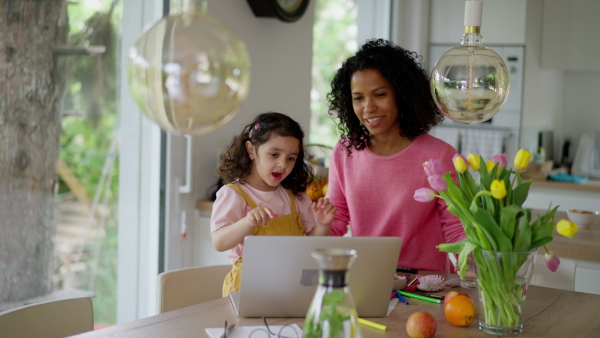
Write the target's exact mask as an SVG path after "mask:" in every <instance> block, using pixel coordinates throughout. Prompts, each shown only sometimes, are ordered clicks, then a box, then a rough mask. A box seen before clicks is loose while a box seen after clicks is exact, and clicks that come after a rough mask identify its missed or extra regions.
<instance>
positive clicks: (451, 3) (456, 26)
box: [429, 0, 527, 45]
mask: <svg viewBox="0 0 600 338" xmlns="http://www.w3.org/2000/svg"><path fill="white" fill-rule="evenodd" d="M526 7H527V1H523V0H502V1H483V14H482V17H481V35H482V36H483V44H484V45H487V44H517V45H524V44H525V16H526ZM430 13H431V17H430V23H431V26H430V31H429V43H431V44H447V43H450V44H454V45H459V44H460V37H461V36H462V34H463V33H464V31H465V25H464V17H465V0H433V1H432V2H431V12H430ZM509 23H510V24H509Z"/></svg>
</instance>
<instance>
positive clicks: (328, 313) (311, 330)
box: [303, 248, 361, 338]
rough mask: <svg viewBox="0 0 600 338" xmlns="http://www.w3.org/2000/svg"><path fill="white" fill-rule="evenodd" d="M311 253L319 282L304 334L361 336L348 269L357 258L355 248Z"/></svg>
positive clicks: (317, 337)
mask: <svg viewBox="0 0 600 338" xmlns="http://www.w3.org/2000/svg"><path fill="white" fill-rule="evenodd" d="M312 256H313V257H314V258H315V260H316V261H317V263H318V265H319V285H318V286H317V290H316V291H315V295H314V297H313V300H312V302H311V304H310V307H309V308H308V312H307V313H306V320H305V322H304V328H303V337H306V338H359V337H361V333H360V326H359V324H358V315H357V313H356V308H355V306H354V300H353V299H352V294H351V293H350V286H349V285H348V270H349V268H350V266H351V265H352V262H353V261H354V259H355V258H356V250H353V249H336V248H333V249H321V250H316V251H314V252H313V253H312Z"/></svg>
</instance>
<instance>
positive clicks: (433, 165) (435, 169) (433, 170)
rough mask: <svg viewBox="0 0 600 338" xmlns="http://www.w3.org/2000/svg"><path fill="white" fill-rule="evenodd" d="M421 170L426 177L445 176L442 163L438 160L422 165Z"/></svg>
mask: <svg viewBox="0 0 600 338" xmlns="http://www.w3.org/2000/svg"><path fill="white" fill-rule="evenodd" d="M423 169H425V174H426V175H427V177H430V176H442V175H444V174H445V172H444V169H443V168H442V163H441V162H440V161H439V160H429V161H426V162H424V163H423Z"/></svg>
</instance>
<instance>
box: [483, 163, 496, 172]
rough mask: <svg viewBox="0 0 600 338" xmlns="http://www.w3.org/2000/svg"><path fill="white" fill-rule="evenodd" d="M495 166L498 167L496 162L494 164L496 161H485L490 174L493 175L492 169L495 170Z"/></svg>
mask: <svg viewBox="0 0 600 338" xmlns="http://www.w3.org/2000/svg"><path fill="white" fill-rule="evenodd" d="M495 166H496V162H494V161H485V168H486V169H487V172H488V173H491V172H492V169H494V167H495Z"/></svg>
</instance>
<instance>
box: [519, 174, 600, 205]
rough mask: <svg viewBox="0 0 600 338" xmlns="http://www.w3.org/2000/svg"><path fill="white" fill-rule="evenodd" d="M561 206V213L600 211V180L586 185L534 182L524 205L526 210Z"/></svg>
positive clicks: (590, 181) (588, 182)
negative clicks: (568, 211) (575, 210)
mask: <svg viewBox="0 0 600 338" xmlns="http://www.w3.org/2000/svg"><path fill="white" fill-rule="evenodd" d="M557 205H558V206H559V211H567V210H569V209H574V208H575V209H583V210H599V209H600V180H589V181H587V182H585V183H581V184H578V183H565V182H555V181H545V180H534V181H533V182H532V184H531V188H530V189H529V195H528V197H527V200H526V201H525V203H524V206H525V207H526V208H533V209H548V207H549V206H552V207H554V206H557Z"/></svg>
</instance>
